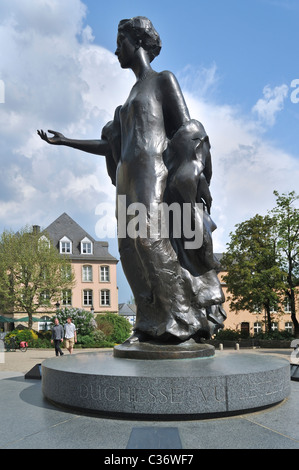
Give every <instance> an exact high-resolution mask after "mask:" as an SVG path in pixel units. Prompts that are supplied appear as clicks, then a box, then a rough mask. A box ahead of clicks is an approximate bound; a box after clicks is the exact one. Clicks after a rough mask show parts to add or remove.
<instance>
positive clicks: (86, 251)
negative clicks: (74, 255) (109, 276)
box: [81, 237, 92, 255]
mask: <svg viewBox="0 0 299 470" xmlns="http://www.w3.org/2000/svg"><path fill="white" fill-rule="evenodd" d="M81 254H82V255H92V243H91V241H90V240H89V238H87V237H85V238H83V240H82V241H81Z"/></svg>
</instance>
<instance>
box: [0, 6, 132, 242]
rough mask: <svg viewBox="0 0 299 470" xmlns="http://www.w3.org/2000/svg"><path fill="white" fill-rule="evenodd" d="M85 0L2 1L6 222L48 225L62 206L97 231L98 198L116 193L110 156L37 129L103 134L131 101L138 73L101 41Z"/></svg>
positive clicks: (0, 215)
mask: <svg viewBox="0 0 299 470" xmlns="http://www.w3.org/2000/svg"><path fill="white" fill-rule="evenodd" d="M85 12H86V7H85V5H84V4H83V3H82V2H81V1H80V0H64V1H63V2H61V1H60V0H22V1H19V0H10V1H9V2H1V3H0V18H1V19H0V41H1V44H2V45H3V44H5V49H4V50H3V51H4V54H2V57H1V65H0V67H1V69H0V78H1V79H2V80H3V82H4V83H5V103H4V104H0V140H1V150H0V159H1V167H2V168H3V171H2V172H1V174H0V226H1V227H2V228H4V227H6V228H10V227H11V228H13V229H18V228H20V227H21V226H23V225H26V224H27V223H28V224H30V223H31V224H35V223H37V224H40V225H42V226H47V225H48V224H49V223H51V222H52V221H53V220H54V219H55V218H56V217H57V216H59V215H60V214H61V213H62V212H64V211H66V212H68V213H69V214H70V215H71V216H72V217H74V218H75V220H78V221H80V220H82V219H86V218H88V216H89V224H88V226H86V227H85V228H86V229H87V230H90V232H91V234H93V232H94V230H95V225H96V222H97V217H96V214H95V210H96V207H97V205H98V204H100V203H101V202H105V201H107V200H111V198H113V197H114V192H115V190H114V187H113V186H112V185H111V182H110V179H109V177H108V176H107V172H106V164H105V159H104V157H97V156H94V155H89V154H84V153H82V152H78V151H75V150H72V149H69V148H67V147H54V146H50V145H47V144H46V143H45V142H43V141H41V139H40V138H39V137H38V136H37V133H36V130H37V129H40V128H43V129H44V130H47V129H49V128H50V129H55V130H58V131H61V132H63V133H65V134H66V135H68V136H69V137H74V138H95V139H96V138H100V135H101V128H102V127H103V125H104V124H105V123H106V122H107V120H109V119H111V118H112V116H113V113H114V109H115V107H116V106H118V105H119V104H121V103H122V102H124V100H125V99H126V96H127V93H128V91H129V88H130V85H131V82H132V81H133V76H132V75H130V73H129V72H125V71H123V70H121V68H120V67H119V64H118V61H117V58H116V57H115V56H114V54H112V53H110V52H109V51H107V50H105V49H103V48H101V47H99V46H96V45H94V44H93V39H94V38H93V33H92V30H91V28H90V27H89V26H84V16H85Z"/></svg>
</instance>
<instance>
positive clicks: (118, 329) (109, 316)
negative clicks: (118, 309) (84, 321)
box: [95, 313, 132, 343]
mask: <svg viewBox="0 0 299 470" xmlns="http://www.w3.org/2000/svg"><path fill="white" fill-rule="evenodd" d="M95 320H96V323H97V327H98V329H99V330H101V331H103V332H104V333H105V335H106V336H107V340H108V341H113V342H114V343H123V342H124V341H126V340H127V339H128V338H129V336H130V334H131V328H132V327H131V324H130V322H129V321H128V320H127V319H126V318H124V317H121V316H120V315H117V314H116V313H106V314H103V315H97V317H96V319H95Z"/></svg>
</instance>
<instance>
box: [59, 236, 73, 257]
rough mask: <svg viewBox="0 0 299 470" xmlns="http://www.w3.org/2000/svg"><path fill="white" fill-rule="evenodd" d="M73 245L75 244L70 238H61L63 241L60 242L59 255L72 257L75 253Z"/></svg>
mask: <svg viewBox="0 0 299 470" xmlns="http://www.w3.org/2000/svg"><path fill="white" fill-rule="evenodd" d="M72 245H73V244H72V242H71V240H70V239H69V238H68V237H63V238H61V240H60V241H59V253H60V254H61V255H71V254H72V253H73V247H72ZM66 248H68V249H66Z"/></svg>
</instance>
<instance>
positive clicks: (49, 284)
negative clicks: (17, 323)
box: [0, 227, 74, 327]
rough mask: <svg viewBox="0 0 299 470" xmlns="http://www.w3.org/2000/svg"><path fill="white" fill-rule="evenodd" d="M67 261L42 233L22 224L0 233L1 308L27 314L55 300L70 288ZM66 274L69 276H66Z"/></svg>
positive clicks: (68, 263)
mask: <svg viewBox="0 0 299 470" xmlns="http://www.w3.org/2000/svg"><path fill="white" fill-rule="evenodd" d="M70 266H71V265H70V261H69V260H68V259H67V258H63V257H62V256H61V255H60V254H59V253H58V251H57V249H56V248H55V247H54V246H53V245H52V244H51V242H50V240H49V239H48V238H47V235H46V234H45V233H36V232H34V231H32V228H31V227H25V228H23V229H21V230H20V231H19V232H18V233H13V232H11V231H4V232H3V233H2V234H1V236H0V309H1V311H2V312H5V311H13V310H18V311H22V312H26V314H27V315H28V316H29V324H28V326H29V327H31V326H32V315H34V313H35V312H36V311H38V310H39V309H40V307H44V306H45V305H50V304H51V303H52V304H53V303H54V302H55V301H57V300H58V299H59V298H60V296H61V292H62V290H64V289H68V288H71V287H72V285H73V281H74V275H73V273H72V270H71V269H70ZM66 273H68V275H66Z"/></svg>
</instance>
